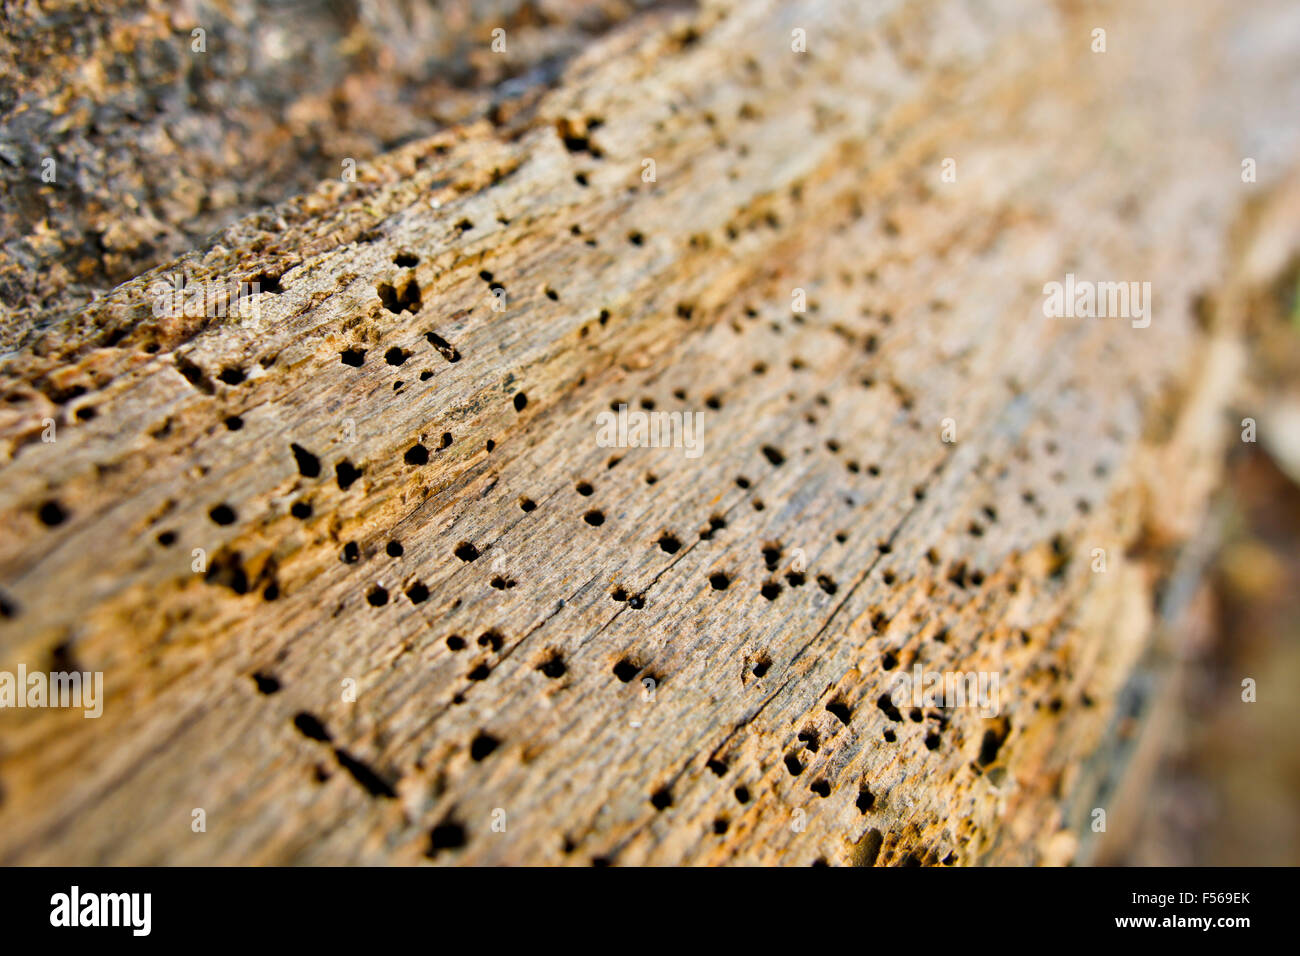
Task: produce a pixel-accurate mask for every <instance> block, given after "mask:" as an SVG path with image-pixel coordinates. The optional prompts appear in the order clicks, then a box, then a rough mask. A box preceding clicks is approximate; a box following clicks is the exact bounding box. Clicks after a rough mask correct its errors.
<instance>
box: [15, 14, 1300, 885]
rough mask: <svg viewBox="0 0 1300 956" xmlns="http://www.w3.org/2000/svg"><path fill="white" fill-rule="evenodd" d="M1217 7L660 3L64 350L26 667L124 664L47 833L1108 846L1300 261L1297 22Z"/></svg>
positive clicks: (892, 847)
mask: <svg viewBox="0 0 1300 956" xmlns="http://www.w3.org/2000/svg"><path fill="white" fill-rule="evenodd" d="M1163 8H1164V5H1162V4H1156V3H1148V2H1137V3H1123V4H1119V3H1115V4H1097V5H1088V6H1087V7H1086V8H1084V7H1081V6H1077V5H1074V4H1062V5H1059V6H1041V5H1037V4H1021V3H1015V2H1009V0H994V2H985V3H978V4H976V3H969V4H965V3H952V2H945V3H939V2H923V3H907V4H904V3H879V4H871V5H864V4H861V3H856V2H848V0H845V2H835V0H807V2H802V3H793V4H791V3H776V2H752V3H740V4H728V3H706V4H702V5H701V6H700V7H699V8H693V7H690V8H680V7H668V8H663V9H654V10H650V11H646V12H641V13H637V14H635V15H631V16H629V17H628V18H627V19H626V20H625V21H623V22H621V23H620V24H619V25H618V26H616V27H614V28H612V29H611V30H609V31H608V32H607V33H606V34H604V35H602V36H600V37H598V38H593V39H592V40H591V41H590V42H589V43H588V44H587V45H586V47H585V49H583V51H582V52H581V53H580V54H578V55H577V56H576V57H574V58H573V59H572V60H571V61H569V62H568V63H567V64H566V65H565V66H564V67H563V69H562V70H561V71H560V72H559V73H558V74H557V76H556V78H555V82H554V84H553V85H549V86H547V87H546V88H544V89H540V90H539V91H538V93H537V96H536V101H535V103H533V104H532V105H531V106H530V107H529V108H528V109H527V110H525V111H522V112H520V113H519V114H517V115H516V117H515V120H514V121H513V123H504V124H503V123H502V122H500V121H499V120H500V117H497V118H496V119H497V120H498V121H494V119H493V118H492V117H489V116H486V115H485V116H483V117H481V118H470V119H469V120H468V121H466V122H464V123H458V124H453V125H450V126H448V127H447V128H445V129H443V130H441V131H440V132H437V133H435V134H434V135H432V136H429V137H426V138H421V139H419V140H417V141H414V142H411V143H409V144H407V145H403V146H399V147H397V148H395V149H392V150H390V151H389V152H387V153H384V154H383V155H380V156H378V157H376V158H375V159H374V160H373V161H371V162H369V163H362V164H360V166H359V167H358V170H359V175H358V181H357V182H355V183H349V182H344V181H341V180H338V179H334V180H328V181H325V182H322V183H321V184H320V185H319V186H317V187H316V188H315V189H314V190H313V191H311V192H309V193H306V194H304V195H302V196H300V197H298V198H295V199H292V200H289V201H287V202H285V203H282V204H280V205H278V206H275V207H273V208H270V209H267V210H264V211H262V212H258V213H256V214H252V215H249V216H248V217H246V218H243V219H241V220H239V221H238V222H236V223H235V224H233V225H231V226H230V227H229V228H227V229H225V231H224V232H222V233H220V234H219V235H218V236H216V237H215V238H214V239H213V241H212V242H210V243H206V244H202V245H199V246H197V247H196V248H195V249H194V250H193V251H191V252H189V253H186V254H185V255H182V256H180V257H179V258H177V259H175V260H173V261H169V262H167V263H166V264H164V265H160V266H158V267H157V268H154V269H152V270H151V271H149V272H147V273H145V274H143V275H139V276H137V277H135V278H133V279H131V280H129V281H126V282H124V283H122V284H121V285H119V286H117V287H116V288H113V289H111V291H108V292H106V293H105V294H103V295H101V296H99V297H98V298H96V299H95V301H93V302H92V303H90V304H89V305H87V306H85V307H84V308H80V309H77V310H75V311H73V312H72V314H71V315H70V316H69V317H68V318H66V319H64V320H61V321H57V322H53V323H51V324H48V325H47V326H46V327H44V328H40V327H37V326H35V325H31V326H24V327H23V329H21V330H19V331H17V332H15V333H14V335H13V336H12V338H11V339H10V340H9V342H8V345H9V347H10V348H12V349H13V351H12V352H11V353H10V354H9V355H8V356H7V357H6V358H5V359H4V362H3V365H2V366H0V395H3V396H4V402H3V404H0V439H2V441H3V445H2V446H0V447H2V448H3V455H4V459H5V461H4V464H3V466H0V529H2V534H0V599H2V600H3V606H4V612H5V613H4V618H3V620H0V669H8V670H11V671H12V670H14V669H15V668H16V667H17V665H18V664H19V663H23V664H24V665H25V666H26V667H27V669H28V670H29V671H35V670H48V671H61V670H71V669H76V670H78V671H85V672H102V673H103V675H104V693H105V697H104V703H103V715H102V716H101V717H99V718H98V719H85V717H84V716H83V714H82V712H81V711H80V710H75V709H53V708H51V709H12V710H5V711H0V800H2V801H3V802H0V815H3V819H4V820H5V826H4V827H3V828H0V861H3V862H4V863H6V864H12V863H40V864H47V863H180V864H193V863H357V864H374V863H419V862H429V861H432V862H434V863H440V864H441V863H478V864H498V863H546V864H552V863H583V864H585V863H615V864H678V863H740V864H746V863H749V864H753V863H784V864H797V865H806V864H812V863H817V862H826V863H831V864H844V863H855V864H873V863H875V864H909V863H925V864H934V863H945V864H960V865H970V864H979V863H1065V862H1069V861H1071V860H1073V859H1078V858H1086V856H1087V840H1088V839H1090V836H1088V834H1090V833H1091V829H1090V825H1091V823H1092V822H1093V820H1094V815H1093V811H1094V810H1095V809H1097V808H1102V809H1106V810H1107V811H1108V813H1110V814H1111V815H1112V817H1114V816H1115V815H1119V816H1122V815H1123V814H1124V813H1125V812H1126V810H1125V807H1124V806H1123V805H1120V806H1112V805H1109V804H1108V803H1107V800H1108V795H1109V794H1110V793H1111V792H1112V790H1113V786H1112V784H1113V778H1114V777H1115V775H1116V774H1117V773H1120V772H1121V771H1122V768H1123V763H1124V752H1125V748H1123V747H1122V746H1120V744H1121V743H1122V741H1123V739H1124V738H1125V735H1126V734H1128V733H1130V732H1131V727H1130V725H1129V724H1127V723H1126V720H1131V719H1135V718H1134V714H1133V708H1132V706H1131V704H1132V700H1133V697H1132V693H1131V688H1132V687H1133V686H1134V684H1133V681H1134V679H1135V675H1137V676H1139V677H1140V675H1141V673H1142V668H1143V666H1144V663H1143V662H1144V660H1145V659H1146V658H1145V655H1146V654H1147V653H1148V651H1149V648H1150V647H1151V644H1152V640H1153V636H1154V635H1158V634H1159V632H1160V629H1161V627H1162V626H1164V624H1162V622H1166V619H1167V623H1168V624H1169V625H1170V626H1172V625H1173V624H1176V618H1177V615H1176V614H1174V613H1172V612H1170V611H1169V606H1168V605H1167V604H1165V603H1162V601H1163V597H1162V595H1164V593H1165V588H1166V586H1167V582H1169V581H1173V580H1176V579H1177V574H1176V571H1177V569H1178V568H1179V567H1180V566H1181V565H1180V564H1179V555H1180V554H1182V553H1183V542H1185V541H1188V540H1192V541H1195V540H1197V535H1198V532H1199V531H1200V529H1201V526H1202V521H1203V518H1204V515H1205V514H1206V511H1207V502H1208V501H1209V499H1210V495H1211V493H1212V490H1213V488H1214V485H1215V482H1216V481H1217V480H1218V477H1219V472H1220V462H1221V459H1222V452H1223V449H1224V447H1225V446H1226V444H1227V443H1228V442H1230V441H1235V440H1237V437H1238V434H1237V433H1238V431H1239V427H1238V425H1237V424H1236V420H1237V419H1239V418H1240V417H1241V416H1240V415H1237V414H1236V412H1237V409H1236V408H1235V406H1234V405H1233V401H1234V395H1235V393H1236V388H1237V381H1238V377H1239V374H1240V368H1241V354H1242V353H1241V344H1240V338H1241V322H1242V313H1243V310H1244V309H1245V303H1248V301H1249V297H1250V295H1251V294H1253V293H1254V291H1255V290H1258V289H1260V288H1263V287H1264V286H1265V285H1266V284H1267V283H1269V282H1272V281H1273V280H1274V278H1275V277H1276V275H1277V274H1278V273H1279V272H1280V271H1281V269H1282V268H1283V266H1284V265H1285V258H1286V255H1287V254H1294V251H1295V250H1296V249H1298V248H1300V239H1298V238H1297V235H1296V232H1295V229H1296V224H1297V223H1300V217H1297V216H1295V215H1294V213H1295V211H1296V210H1297V207H1300V202H1298V201H1297V196H1298V195H1300V193H1297V182H1300V180H1298V179H1297V176H1296V170H1295V168H1294V167H1289V166H1287V165H1286V164H1287V162H1292V161H1293V158H1294V155H1295V151H1294V146H1295V144H1296V142H1297V117H1300V110H1297V109H1294V107H1295V106H1296V105H1297V104H1296V93H1297V89H1300V87H1298V86H1297V84H1296V82H1295V81H1296V76H1295V74H1296V72H1297V70H1298V69H1300V65H1297V64H1296V62H1295V61H1294V57H1293V56H1291V55H1290V53H1289V49H1290V48H1289V47H1288V46H1287V45H1286V44H1284V43H1274V44H1272V45H1269V44H1264V43H1262V42H1260V43H1254V44H1253V45H1252V46H1251V48H1252V49H1255V50H1258V51H1259V52H1258V55H1257V56H1256V57H1253V58H1252V59H1251V61H1250V62H1249V63H1245V64H1243V63H1241V62H1239V61H1238V60H1237V59H1235V58H1234V57H1233V55H1232V51H1231V48H1230V47H1229V46H1228V38H1229V37H1235V38H1238V39H1239V40H1240V39H1241V38H1242V37H1243V36H1244V37H1245V38H1246V39H1247V40H1250V41H1252V43H1253V41H1257V40H1259V39H1260V38H1262V37H1267V36H1274V37H1276V36H1282V35H1284V34H1285V31H1286V30H1288V29H1293V28H1292V27H1290V26H1289V23H1290V21H1289V20H1288V19H1287V18H1286V15H1285V5H1284V4H1272V3H1261V4H1253V5H1252V9H1250V10H1249V11H1244V10H1241V9H1239V8H1234V7H1233V6H1232V5H1231V4H1228V3H1221V2H1214V0H1194V2H1190V3H1187V4H1184V5H1183V6H1182V7H1180V12H1179V16H1178V17H1177V18H1176V19H1170V18H1169V17H1168V16H1167V14H1166V13H1165V11H1164V9H1163ZM1292 19H1294V18H1292ZM1099 27H1101V28H1104V29H1105V30H1106V36H1107V49H1106V51H1105V52H1094V50H1093V45H1094V43H1095V37H1094V34H1093V30H1094V29H1096V28H1099ZM798 31H804V34H805V35H806V52H799V51H798V50H797V47H798V45H799V33H798ZM237 39H238V38H237V37H235V38H232V40H231V42H235V41H236V40H237ZM482 42H483V46H484V49H486V45H487V43H488V40H487V39H486V38H484V39H483V40H482ZM483 55H484V56H486V55H489V54H483ZM1279 83H1280V84H1281V85H1280V86H1279V85H1278V84H1279ZM1246 157H1253V158H1255V159H1256V160H1257V166H1258V176H1259V182H1255V183H1247V182H1243V180H1242V174H1241V171H1242V160H1243V158H1246ZM947 160H953V161H954V162H953V163H952V164H948V163H947V162H946V161H947ZM949 171H955V179H950V177H949V176H947V175H946V173H948V172H949ZM651 172H653V176H652V177H651V176H650V173H651ZM1278 211H1281V213H1283V214H1279V212H1278ZM1286 214H1290V218H1289V219H1288V216H1287V215H1286ZM1067 274H1073V275H1074V276H1076V277H1077V278H1078V280H1080V281H1099V282H1126V283H1127V282H1138V283H1142V282H1149V283H1150V289H1151V293H1150V298H1149V300H1147V304H1148V305H1149V306H1150V312H1149V313H1148V317H1149V319H1150V322H1149V325H1146V326H1144V325H1143V323H1142V319H1141V317H1140V316H1131V317H1109V318H1084V317H1076V318H1066V317H1058V318H1048V317H1046V316H1045V315H1044V312H1043V307H1044V302H1045V295H1044V287H1045V285H1046V284H1048V283H1051V282H1065V281H1066V276H1067ZM176 275H181V276H182V277H183V278H184V280H185V282H186V283H187V288H190V289H194V288H198V287H200V286H199V285H198V284H199V283H203V282H209V283H212V284H213V286H214V287H215V286H220V287H222V288H227V287H229V285H230V284H231V283H235V284H237V283H238V282H240V281H247V282H257V283H258V286H259V289H260V293H259V295H258V296H257V297H256V298H255V299H254V300H253V302H254V304H255V306H256V308H255V309H250V311H249V313H248V314H245V315H242V316H240V315H227V316H224V317H217V316H211V315H207V316H193V315H190V316H186V315H181V316H168V315H160V314H159V311H160V310H159V309H158V308H157V306H158V303H159V301H160V298H159V297H160V290H161V289H165V288H166V287H167V284H168V283H170V282H171V281H172V279H173V277H174V276H176ZM621 406H626V407H627V410H628V411H629V412H630V413H640V412H646V413H650V412H654V413H663V412H669V413H682V414H685V415H691V416H694V415H695V414H696V413H698V414H699V415H701V416H702V419H701V420H702V431H701V433H700V438H701V443H700V445H699V446H698V450H699V455H698V457H696V456H693V455H692V454H691V453H690V452H691V451H692V449H691V448H689V447H659V448H649V447H626V444H625V445H624V447H606V446H605V445H603V444H602V443H601V431H600V422H601V419H600V417H599V416H601V414H602V413H604V412H607V411H610V410H617V409H618V408H619V407H621ZM49 420H53V422H54V427H53V432H52V434H53V437H54V440H53V441H49V440H44V438H45V437H46V436H47V435H49V434H51V429H50V425H49V424H48V421H49ZM691 420H692V421H694V420H695V419H694V418H693V417H692V418H691ZM196 568H198V570H195V569H196ZM925 673H939V674H955V673H962V674H966V673H971V674H983V675H985V676H991V675H997V679H998V688H999V695H998V698H997V700H996V702H995V704H994V706H992V707H984V708H980V707H973V706H954V705H953V704H952V701H951V700H946V701H944V706H930V705H927V704H921V705H915V704H913V703H912V702H911V701H909V700H907V699H905V698H903V697H900V696H899V695H898V694H894V697H893V698H892V699H891V698H890V697H889V695H890V694H891V692H892V691H895V690H896V689H897V688H898V686H899V678H900V675H913V674H921V675H924V674H925ZM1126 688H1129V689H1130V690H1127V691H1126ZM1231 692H1234V691H1233V689H1232V688H1227V689H1225V693H1231ZM1126 708H1128V709H1126ZM1137 710H1138V718H1140V716H1141V713H1140V711H1141V708H1140V707H1139V708H1137ZM198 810H202V811H203V813H202V814H201V815H198V814H196V811H198ZM199 819H202V821H203V823H204V829H203V830H201V831H196V829H195V828H196V826H197V824H196V823H195V821H196V820H199Z"/></svg>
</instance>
